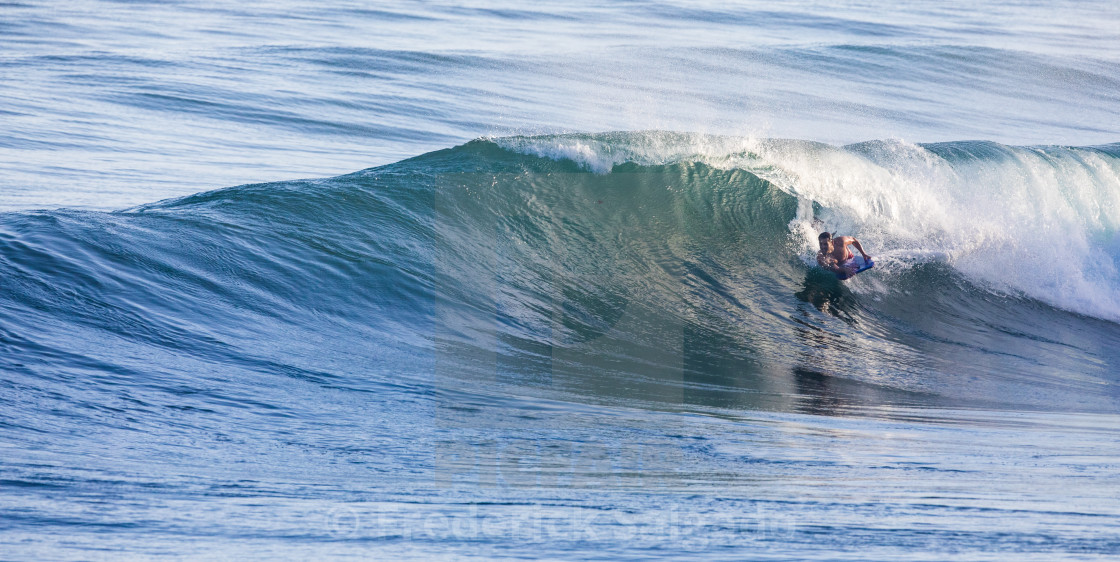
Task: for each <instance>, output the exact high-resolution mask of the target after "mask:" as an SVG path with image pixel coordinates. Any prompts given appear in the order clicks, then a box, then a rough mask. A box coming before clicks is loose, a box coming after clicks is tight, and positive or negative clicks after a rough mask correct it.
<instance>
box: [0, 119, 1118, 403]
mask: <svg viewBox="0 0 1120 562" xmlns="http://www.w3.org/2000/svg"><path fill="white" fill-rule="evenodd" d="M651 138H652V141H655V142H656V143H659V144H657V146H658V147H661V148H664V147H668V148H669V149H671V151H673V154H674V156H673V157H671V158H665V157H659V156H658V155H657V154H655V153H654V152H650V151H647V152H646V153H644V154H645V155H644V156H642V155H641V154H639V150H638V148H635V147H639V148H640V147H643V146H645V147H647V148H648V146H650V144H649V143H650V142H651ZM682 139H683V140H688V143H682V142H681V141H682ZM573 140H578V141H579V142H585V141H588V140H590V141H592V143H595V142H597V143H600V144H603V143H605V144H607V145H609V146H610V148H611V150H612V151H613V152H614V154H615V156H614V157H618V155H619V154H624V155H625V156H624V157H622V158H621V160H620V161H619V162H618V163H614V164H612V165H611V166H610V168H609V173H602V171H601V170H600V171H599V172H596V171H595V170H589V169H587V168H588V167H592V168H593V167H594V166H588V165H587V164H586V163H581V162H577V161H574V160H572V159H570V158H557V157H542V156H540V155H537V154H532V152H534V151H537V152H542V151H543V149H542V150H536V149H532V150H529V149H526V146H525V145H524V143H525V142H526V139H502V140H499V141H475V142H472V143H468V144H467V145H464V146H460V147H456V148H453V149H448V150H442V151H438V152H434V153H430V154H426V155H423V156H420V157H417V158H413V159H410V160H405V161H402V162H398V163H396V164H393V165H390V166H385V167H381V168H375V169H371V170H366V171H363V172H358V173H355V174H350V175H347V176H340V177H337V178H331V179H326V180H318V181H304V182H283V183H274V184H259V185H248V186H241V187H236V188H230V189H225V190H219V191H214V192H207V193H202V194H198V195H194V196H190V197H185V198H181V199H176V200H171V201H166V202H161V203H156V204H152V205H146V206H143V207H139V208H136V209H131V210H128V211H122V212H116V213H94V212H76V211H66V210H58V211H44V212H33V213H7V214H4V215H3V216H2V217H0V233H2V234H0V268H2V270H3V276H2V277H0V288H2V289H3V297H2V298H3V306H2V307H0V327H2V328H3V329H4V333H5V337H4V345H5V346H6V348H7V350H8V351H9V352H10V353H5V357H6V358H7V359H6V363H7V365H6V367H8V368H11V369H17V368H18V369H22V371H21V372H25V373H26V377H27V381H31V380H35V379H46V380H59V379H63V378H69V377H74V376H82V375H81V374H83V373H84V376H94V375H91V373H100V375H96V377H100V378H101V379H104V380H105V381H110V380H111V381H116V382H115V383H114V384H118V383H119V384H137V383H141V382H143V383H144V384H150V385H156V386H158V387H159V388H162V389H164V390H166V391H168V392H171V391H172V390H171V389H175V388H181V387H184V386H185V387H191V386H192V385H195V386H201V387H206V386H207V385H209V384H211V383H212V378H210V377H218V376H221V374H222V373H228V371H229V369H231V368H233V367H231V366H234V367H236V368H237V369H241V370H246V371H250V372H252V373H255V374H256V376H259V377H263V379H262V380H268V379H269V378H270V377H277V376H280V377H286V378H297V379H300V380H305V381H314V382H315V383H316V384H326V385H343V386H347V387H368V386H369V385H374V386H376V385H380V384H390V383H392V384H397V383H401V384H430V383H431V382H432V381H433V380H435V381H436V383H437V384H440V385H458V384H467V385H478V384H486V383H489V384H494V385H498V386H503V385H506V386H509V387H511V388H512V391H514V392H518V393H524V392H548V393H554V392H562V393H565V395H572V396H577V397H582V398H581V399H593V400H635V399H639V400H652V401H654V402H665V401H675V402H679V401H680V400H682V399H683V400H685V401H686V402H689V401H700V402H703V403H717V404H720V405H745V406H751V407H784V406H788V405H789V404H791V403H794V404H796V403H802V402H804V401H805V400H809V401H810V402H812V401H813V400H817V399H820V396H821V393H822V391H821V390H820V388H822V387H828V389H829V390H828V392H827V393H826V394H828V396H829V398H828V400H840V401H841V402H843V401H851V402H853V403H868V402H884V401H886V402H906V403H916V404H944V403H945V402H946V401H949V402H952V403H954V404H984V405H992V404H994V405H1002V406H1013V407H1039V408H1077V409H1084V410H1108V409H1109V408H1114V407H1115V400H1116V387H1115V381H1114V380H1113V378H1112V376H1111V373H1112V372H1114V371H1115V365H1116V364H1117V357H1116V354H1115V352H1114V351H1113V350H1114V349H1117V347H1116V343H1117V340H1118V339H1120V334H1118V330H1117V328H1116V325H1115V324H1113V323H1110V322H1107V321H1104V320H1100V319H1095V318H1092V317H1087V316H1081V315H1077V314H1072V313H1070V312H1067V311H1064V310H1062V309H1060V308H1055V307H1054V306H1050V305H1048V304H1046V303H1045V302H1044V301H1043V300H1040V299H1037V298H1032V297H1031V296H1030V295H1029V294H1026V293H1025V292H1024V291H1008V290H1004V289H1001V288H1000V287H999V286H997V285H995V284H993V283H991V282H988V281H986V280H984V279H983V278H982V277H978V276H976V275H974V274H973V273H971V272H970V271H969V269H968V268H967V267H964V266H962V265H961V264H965V265H967V263H968V262H967V261H961V260H958V259H955V258H953V259H944V256H941V257H937V256H934V258H933V259H931V258H930V256H931V255H932V254H930V253H922V252H923V251H924V249H923V248H905V247H904V248H901V249H894V250H890V249H887V250H886V251H884V252H883V253H880V249H882V248H883V246H884V245H887V244H890V243H896V244H899V243H901V242H899V241H900V240H901V241H903V242H905V240H906V239H905V238H899V237H897V235H895V234H894V231H892V230H890V229H888V228H882V229H879V230H876V229H875V227H874V226H873V225H874V222H873V221H869V220H865V218H864V217H863V216H862V215H860V214H859V213H858V212H852V211H851V210H850V208H849V207H846V206H845V199H844V198H843V197H840V196H838V195H836V194H833V193H831V192H828V191H826V188H827V187H828V184H827V183H826V182H818V183H816V184H810V183H805V178H806V177H808V174H806V173H804V170H803V169H800V168H796V167H795V166H793V165H792V164H791V163H797V162H800V160H798V159H799V158H800V159H801V160H804V161H811V160H815V161H816V162H822V161H823V162H825V163H826V164H827V163H829V159H830V158H831V159H832V162H833V163H835V162H840V163H846V165H849V172H850V171H851V168H850V166H851V160H850V159H851V158H852V155H856V156H858V157H859V158H861V159H862V160H860V162H863V165H866V166H870V164H868V162H879V163H882V162H884V161H887V160H888V158H887V156H890V155H893V156H894V157H899V154H902V156H903V157H907V158H909V156H906V155H907V154H909V153H907V152H906V151H911V152H913V151H915V150H917V149H915V148H913V147H902V148H898V147H895V150H894V152H889V151H887V149H888V148H891V145H889V144H883V143H879V144H867V145H859V146H854V147H847V148H844V149H836V148H832V147H827V146H823V145H815V144H812V143H791V142H778V141H766V142H765V143H762V144H756V145H753V146H755V147H756V148H755V149H754V150H753V151H752V150H738V151H724V152H720V151H717V150H713V149H712V146H713V145H714V144H718V143H721V142H723V143H727V142H739V141H728V140H727V139H710V138H709V139H699V138H695V137H692V138H685V137H674V136H672V135H664V134H661V136H658V137H656V138H653V137H652V136H651V134H646V135H645V136H644V137H643V136H642V135H631V136H625V135H614V136H610V135H604V136H598V137H554V138H544V139H541V138H537V139H528V142H529V143H530V144H531V143H538V144H541V143H545V144H547V143H552V146H553V147H556V146H559V147H561V148H563V146H567V144H570V143H571V142H572V141H573ZM751 142H754V141H751ZM518 143H522V146H513V145H516V144H518ZM566 143H567V144H566ZM642 143H646V144H645V145H643V144H642ZM689 143H691V144H689ZM704 143H706V144H704ZM767 143H769V144H767ZM759 146H762V147H763V148H764V149H765V150H762V149H758V148H757V147H759ZM661 148H658V149H661ZM950 149H952V150H950ZM597 150H599V148H593V149H589V150H588V151H584V153H585V154H590V155H592V156H595V157H598V156H599V155H600V153H598V152H596V151H597ZM922 150H923V151H925V152H923V153H922V154H924V155H925V156H924V157H926V158H932V157H931V156H929V154H934V155H938V158H942V161H947V162H948V161H953V162H954V165H955V166H957V168H955V169H956V170H959V169H963V168H962V165H961V164H959V162H969V161H972V160H970V159H973V160H976V161H979V162H980V163H981V164H982V166H981V168H983V167H984V166H1001V165H1003V164H1002V163H1001V162H1003V160H1001V158H1007V159H1011V160H1014V159H1016V158H1022V155H1021V153H1020V149H1013V148H1007V147H998V146H997V147H992V146H991V145H979V146H973V145H970V144H967V143H959V144H954V145H951V146H948V147H945V146H931V147H928V149H927V148H922ZM954 150H956V151H962V152H964V153H965V155H964V156H961V155H958V154H955V153H953V151H954ZM983 150H992V151H994V154H985V153H983ZM1078 150H1081V151H1082V152H1079V153H1078V154H1082V155H1083V157H1084V158H1089V157H1090V156H1091V157H1093V158H1096V157H1098V156H1099V157H1102V158H1103V157H1110V158H1114V157H1115V156H1114V154H1113V152H1114V147H1104V148H1099V149H1078ZM767 151H769V152H767ZM781 151H785V152H781ZM798 151H801V152H798ZM527 152H528V153H529V154H527ZM1059 153H1060V151H1059ZM778 154H784V155H785V157H786V160H780V159H778V158H776V157H775V155H778ZM1000 154H1003V156H1000ZM1007 154H1010V155H1011V156H1006V155H1007ZM678 155H679V157H678ZM1060 155H1064V153H1060ZM1085 155H1088V156H1085ZM1101 155H1103V156H1101ZM546 156H555V155H546ZM643 157H644V158H647V161H645V162H642V161H641V160H642V158H643ZM1063 157H1064V156H1063ZM657 158H660V159H661V162H654V161H653V160H656V159H657ZM954 159H956V160H954ZM907 162H910V163H913V162H914V161H913V160H907ZM744 163H745V164H744ZM919 164H922V165H927V164H928V163H922V162H919ZM880 168H882V167H880ZM858 170H859V169H857V171H858ZM825 173H828V172H827V170H826V171H821V172H820V174H825ZM855 175H858V174H855ZM818 177H820V175H818ZM859 177H863V178H867V177H872V176H869V175H867V174H864V175H862V176H859ZM840 184H841V187H843V182H840ZM814 186H816V187H814ZM811 189H817V190H818V191H817V192H816V193H818V195H819V196H817V197H815V198H813V197H811V194H812V193H814V192H812V191H811ZM875 194H876V195H877V196H878V197H880V199H879V200H878V201H877V203H876V204H875V205H874V206H873V209H874V213H873V214H874V216H877V217H879V218H882V217H887V218H892V217H896V218H897V217H905V216H906V215H905V212H903V211H899V210H898V209H896V208H892V206H891V205H895V206H898V205H900V203H898V201H897V200H896V201H891V200H889V199H887V198H886V197H887V195H889V193H887V192H885V191H883V192H876V193H875ZM872 199H874V198H872ZM891 213H894V214H893V215H892V214H891ZM892 220H893V219H892ZM898 220H899V222H901V219H898ZM813 221H817V223H816V224H817V225H825V226H827V227H829V228H840V229H844V228H850V229H851V230H848V231H849V232H852V233H854V234H856V235H858V236H861V237H862V238H864V239H865V242H867V243H868V245H869V246H871V248H870V251H872V253H873V254H877V255H882V256H883V258H882V259H881V263H882V267H881V268H877V270H874V271H872V272H870V273H869V274H865V275H863V276H861V277H860V278H857V279H856V280H855V281H853V282H851V283H847V284H841V283H839V282H837V281H836V280H835V279H833V278H831V276H829V275H828V274H824V273H823V272H820V271H819V270H815V269H813V268H812V267H810V266H809V264H808V262H809V261H811V255H812V254H811V249H810V250H807V248H806V241H805V238H804V237H805V236H807V234H806V231H807V229H809V228H814V227H815V225H814V223H813ZM861 221H862V222H861ZM878 233H882V236H876V234H878ZM810 234H811V233H810ZM892 236H896V237H894V238H892ZM892 252H893V253H892ZM17 364H18V365H17ZM200 372H205V373H211V374H209V375H206V376H201V375H199V374H198V373H200ZM200 377H201V378H200ZM433 377H435V378H434V379H433ZM203 379H205V381H210V382H200V381H202V380H203ZM28 384H31V383H30V382H28ZM35 384H38V383H35ZM106 384H108V382H106ZM244 392H246V393H249V392H251V391H250V390H248V389H246V390H244ZM837 396H839V397H840V398H837ZM807 397H809V398H807ZM272 406H273V407H280V406H279V405H277V404H273V405H272ZM262 407H263V406H262Z"/></svg>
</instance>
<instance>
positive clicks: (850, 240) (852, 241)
mask: <svg viewBox="0 0 1120 562" xmlns="http://www.w3.org/2000/svg"><path fill="white" fill-rule="evenodd" d="M844 238H845V239H846V240H844V242H845V243H846V244H851V245H853V246H855V247H856V249H857V250H859V253H860V255H862V256H863V259H864V261H868V260H870V259H871V256H869V255H867V252H865V251H863V246H861V245H860V244H859V240H856V239H855V238H853V237H851V236H845V237H844Z"/></svg>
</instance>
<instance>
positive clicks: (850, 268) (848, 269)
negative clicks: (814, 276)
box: [833, 256, 875, 281]
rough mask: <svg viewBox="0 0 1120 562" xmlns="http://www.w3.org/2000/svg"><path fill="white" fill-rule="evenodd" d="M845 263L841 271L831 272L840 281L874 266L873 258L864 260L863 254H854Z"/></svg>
mask: <svg viewBox="0 0 1120 562" xmlns="http://www.w3.org/2000/svg"><path fill="white" fill-rule="evenodd" d="M845 265H846V266H845V267H844V268H843V269H842V271H834V272H833V273H835V274H836V278H837V279H839V280H841V281H844V280H847V279H851V278H852V277H855V275H856V274H857V273H863V272H864V271H867V270H868V269H871V268H873V267H875V260H864V259H863V256H856V257H854V258H852V260H851V261H850V262H847V263H846V264H845Z"/></svg>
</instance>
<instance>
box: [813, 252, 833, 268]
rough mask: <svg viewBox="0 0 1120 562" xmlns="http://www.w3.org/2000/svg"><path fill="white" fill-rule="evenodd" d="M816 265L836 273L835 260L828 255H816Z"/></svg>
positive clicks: (819, 253) (820, 253)
mask: <svg viewBox="0 0 1120 562" xmlns="http://www.w3.org/2000/svg"><path fill="white" fill-rule="evenodd" d="M817 263H818V264H820V266H821V267H823V268H825V269H827V270H829V271H836V267H837V266H836V260H835V259H833V258H832V256H829V255H827V254H824V253H822V252H818V253H817Z"/></svg>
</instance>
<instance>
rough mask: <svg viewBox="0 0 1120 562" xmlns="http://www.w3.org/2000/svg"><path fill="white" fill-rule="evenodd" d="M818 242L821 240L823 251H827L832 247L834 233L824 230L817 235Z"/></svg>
mask: <svg viewBox="0 0 1120 562" xmlns="http://www.w3.org/2000/svg"><path fill="white" fill-rule="evenodd" d="M817 242H820V244H821V251H822V252H827V251H829V250H830V249H832V235H831V234H829V233H827V232H822V233H821V235H820V236H818V237H817Z"/></svg>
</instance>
